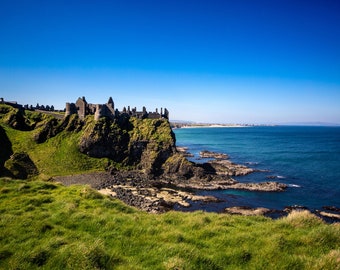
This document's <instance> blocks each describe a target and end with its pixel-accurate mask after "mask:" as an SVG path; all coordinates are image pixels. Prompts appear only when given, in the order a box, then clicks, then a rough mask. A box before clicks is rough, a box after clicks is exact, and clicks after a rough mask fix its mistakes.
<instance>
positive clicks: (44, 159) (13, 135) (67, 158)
mask: <svg viewBox="0 0 340 270" xmlns="http://www.w3.org/2000/svg"><path fill="white" fill-rule="evenodd" d="M2 127H3V128H4V129H5V131H6V134H7V136H8V137H9V138H10V140H11V143H12V149H13V152H14V153H15V152H22V151H24V152H27V153H28V154H29V156H30V158H31V159H32V161H33V162H34V164H35V165H36V166H37V168H38V170H39V173H40V176H39V177H41V178H42V179H48V178H49V177H51V176H56V175H70V174H77V173H84V172H90V171H100V170H104V169H105V167H106V166H107V165H108V162H109V160H108V159H106V158H100V159H98V158H90V157H88V156H87V155H85V154H82V153H80V152H79V150H78V142H79V138H80V135H81V133H80V132H67V131H63V132H61V133H59V134H58V135H57V136H55V137H53V138H50V139H49V140H47V141H46V142H44V143H42V144H37V143H36V142H35V141H34V139H33V138H34V134H35V132H36V131H35V130H33V131H19V130H16V129H13V128H10V127H8V126H6V125H2Z"/></svg>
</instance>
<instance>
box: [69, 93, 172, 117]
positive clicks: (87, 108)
mask: <svg viewBox="0 0 340 270" xmlns="http://www.w3.org/2000/svg"><path fill="white" fill-rule="evenodd" d="M71 114H78V116H79V117H80V118H81V119H84V118H85V116H86V115H94V119H95V120H98V119H99V118H101V117H109V118H111V119H114V118H116V117H119V116H120V115H123V114H127V115H129V116H132V117H136V118H140V119H144V118H149V119H158V118H166V119H169V111H168V110H167V109H166V108H165V109H164V113H163V108H161V112H160V113H159V112H158V109H156V111H155V112H147V110H146V108H145V107H143V110H142V111H137V108H136V107H135V108H133V109H132V110H131V109H130V106H128V108H127V109H126V107H124V108H123V110H122V111H119V110H118V109H115V106H114V102H113V99H112V97H110V98H109V100H108V102H107V103H105V104H91V103H87V101H86V99H85V97H82V98H78V99H77V101H76V103H69V102H67V103H66V108H65V116H68V115H71Z"/></svg>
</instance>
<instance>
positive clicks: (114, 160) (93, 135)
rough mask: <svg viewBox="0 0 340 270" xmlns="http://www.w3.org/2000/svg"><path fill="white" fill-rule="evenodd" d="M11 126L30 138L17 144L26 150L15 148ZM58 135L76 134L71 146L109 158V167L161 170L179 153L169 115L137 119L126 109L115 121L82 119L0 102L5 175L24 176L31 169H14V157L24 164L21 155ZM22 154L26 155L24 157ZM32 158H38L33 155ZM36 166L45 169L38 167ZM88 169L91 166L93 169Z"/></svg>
mask: <svg viewBox="0 0 340 270" xmlns="http://www.w3.org/2000/svg"><path fill="white" fill-rule="evenodd" d="M12 129H13V130H16V131H21V132H19V133H18V132H17V133H16V134H25V136H24V137H25V139H26V140H27V138H28V139H29V140H31V141H32V142H31V144H30V145H29V146H27V145H25V143H24V142H22V141H19V142H18V143H19V145H18V146H17V147H16V146H14V148H20V145H25V146H26V147H27V149H15V150H13V147H12V143H13V141H16V140H15V138H13V137H12V138H11V136H8V134H7V133H11V132H10V131H11V130H12ZM6 130H8V131H9V132H6ZM74 134H76V135H74ZM56 136H59V137H60V138H63V140H68V139H69V138H68V137H70V136H73V137H75V136H76V138H77V139H76V141H75V145H71V144H70V145H69V146H70V148H72V147H73V148H74V147H75V146H76V147H77V149H78V150H79V151H80V152H81V153H83V154H85V155H87V156H88V157H91V158H107V159H108V160H109V164H110V166H111V167H110V169H115V168H128V169H137V170H141V171H143V172H145V173H146V174H148V175H151V176H158V175H160V174H162V173H163V164H164V163H165V161H166V160H167V159H168V158H169V157H171V156H172V155H173V154H174V153H175V152H176V148H175V135H174V133H173V132H172V129H171V127H170V124H169V121H168V120H167V119H137V118H134V117H129V116H128V115H127V114H123V115H121V116H120V117H119V118H116V119H113V120H112V119H109V118H105V117H103V118H101V119H99V120H98V121H94V119H93V116H88V117H86V118H85V119H84V120H81V119H79V118H78V116H77V115H71V116H67V117H65V118H63V119H58V118H56V117H53V116H52V115H47V114H44V113H37V112H31V111H24V110H18V109H15V108H12V107H10V106H7V105H1V106H0V143H1V146H2V151H1V154H0V168H1V171H2V174H7V175H11V176H15V177H20V178H25V176H27V177H28V176H30V175H31V174H30V173H28V172H26V173H22V174H18V173H17V172H16V173H14V171H13V168H14V167H16V168H19V167H18V166H14V165H13V164H14V163H15V160H17V159H16V158H14V157H21V159H20V160H21V161H20V162H21V163H22V162H23V160H28V159H29V158H30V157H29V155H30V153H29V152H34V153H36V152H37V151H35V149H36V148H44V147H43V146H41V145H44V144H48V142H49V140H50V139H52V138H54V137H56ZM18 137H19V136H17V138H18ZM18 139H19V138H18ZM23 140H24V138H23ZM59 141H60V140H59ZM39 145H40V146H39ZM19 150H20V151H19ZM16 152H20V155H14V154H16ZM65 152H67V149H66V150H65ZM24 155H25V159H23V158H22V157H23V156H24ZM35 155H36V154H35ZM65 155H67V153H65ZM37 159H39V156H38V157H37ZM9 160H12V162H10V161H9ZM6 161H8V162H6ZM13 162H14V163H13ZM30 162H32V163H33V162H34V161H32V160H31V159H30ZM8 164H12V165H11V166H9V165H8ZM31 165H32V164H31ZM21 167H22V166H21ZM29 167H30V166H29ZM36 168H37V170H44V168H39V166H37V167H36ZM85 169H86V168H85ZM88 169H89V170H91V168H88ZM5 172H6V173H5ZM35 174H36V173H35Z"/></svg>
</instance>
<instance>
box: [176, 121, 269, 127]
mask: <svg viewBox="0 0 340 270" xmlns="http://www.w3.org/2000/svg"><path fill="white" fill-rule="evenodd" d="M170 124H171V127H172V128H244V127H255V126H275V125H256V124H217V123H214V124H210V123H192V122H171V123H170Z"/></svg>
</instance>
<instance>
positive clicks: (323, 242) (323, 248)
mask: <svg viewBox="0 0 340 270" xmlns="http://www.w3.org/2000/svg"><path fill="white" fill-rule="evenodd" d="M35 117H40V116H38V115H35V114H32V115H30V119H34V118H35ZM44 117H45V116H44ZM0 120H1V119H0ZM137 122H138V121H137V120H135V122H133V123H134V124H137ZM0 124H1V126H2V127H3V128H4V129H5V131H6V134H7V136H8V137H9V138H10V140H11V142H12V148H13V151H14V152H19V151H26V152H27V153H28V154H29V155H30V157H31V159H32V160H33V162H34V163H35V164H36V166H37V167H38V169H39V171H40V173H41V175H40V178H41V179H48V178H49V177H50V176H54V175H67V174H75V173H83V172H86V171H93V170H102V169H104V167H105V166H106V165H107V162H108V160H107V159H94V158H90V157H88V156H86V155H84V154H81V153H80V152H79V151H78V149H77V144H78V142H79V138H80V136H81V133H77V132H74V131H72V132H67V131H63V132H61V133H60V134H58V135H57V136H56V137H54V138H51V139H49V140H47V141H46V142H45V143H42V144H37V143H35V142H34V140H33V137H34V134H35V132H36V130H33V131H18V130H15V129H12V128H10V127H9V126H7V125H6V124H4V123H3V122H2V123H0ZM151 124H152V121H146V122H144V125H140V123H138V128H137V129H134V131H133V132H132V133H131V134H130V135H131V136H132V137H133V138H136V139H143V138H144V137H147V136H150V134H148V132H150V131H152V130H153V129H151V128H150V127H149V125H151ZM163 124H164V123H163ZM158 128H163V127H162V126H159V127H158ZM164 128H165V127H164ZM155 134H156V133H155ZM156 135H157V134H156ZM156 135H155V136H156ZM158 135H159V134H158ZM158 135H157V136H158ZM152 136H153V135H152ZM154 139H155V141H157V142H159V143H163V142H164V141H169V140H168V139H169V138H165V137H164V138H163V137H162V136H159V137H157V138H154ZM339 243H340V233H339V225H326V224H323V223H322V222H320V220H318V219H317V218H315V217H314V216H309V215H306V214H300V215H296V216H294V215H293V216H290V217H289V218H286V219H282V220H277V221H272V220H269V219H266V218H262V217H239V216H229V215H224V214H223V215H218V214H208V213H202V212H197V213H175V212H170V213H166V214H162V215H149V214H146V213H143V212H139V211H136V210H134V209H132V208H129V207H127V206H124V205H123V204H122V203H120V202H118V201H116V200H110V199H108V198H104V197H102V196H100V195H99V194H98V193H96V192H95V191H93V190H91V189H90V188H88V187H84V186H73V187H69V188H66V187H63V186H59V185H54V184H50V183H47V182H39V181H31V182H29V181H15V180H14V181H12V180H5V179H2V180H0V269H32V268H37V267H42V268H45V269H95V268H98V269H228V268H229V269H244V268H248V269H303V268H310V269H340V268H339V265H340V247H339Z"/></svg>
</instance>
